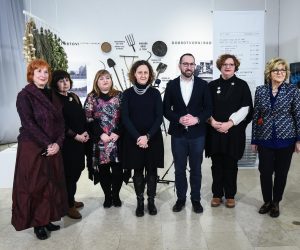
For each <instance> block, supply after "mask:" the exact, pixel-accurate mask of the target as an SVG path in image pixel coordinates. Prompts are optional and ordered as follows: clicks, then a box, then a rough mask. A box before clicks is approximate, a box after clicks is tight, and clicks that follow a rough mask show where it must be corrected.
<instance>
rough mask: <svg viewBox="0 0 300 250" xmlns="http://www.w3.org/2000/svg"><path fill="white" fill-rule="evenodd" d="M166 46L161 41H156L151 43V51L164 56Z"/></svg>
mask: <svg viewBox="0 0 300 250" xmlns="http://www.w3.org/2000/svg"><path fill="white" fill-rule="evenodd" d="M167 50H168V47H167V45H166V44H165V43H164V42H163V41H156V42H155V43H153V45H152V52H153V54H154V55H156V56H160V57H162V56H164V55H165V54H166V53H167Z"/></svg>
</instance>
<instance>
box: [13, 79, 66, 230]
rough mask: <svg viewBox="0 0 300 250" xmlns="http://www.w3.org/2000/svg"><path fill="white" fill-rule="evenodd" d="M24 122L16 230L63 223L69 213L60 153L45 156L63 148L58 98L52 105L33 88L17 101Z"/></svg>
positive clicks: (16, 179) (17, 180)
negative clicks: (53, 146)
mask: <svg viewBox="0 0 300 250" xmlns="http://www.w3.org/2000/svg"><path fill="white" fill-rule="evenodd" d="M16 104H17V110H18V113H19V116H20V119H21V125H22V126H21V128H20V135H19V136H18V151H17V159H16V166H15V175H14V184H13V194H12V200H13V204H12V220H11V222H12V225H13V226H14V227H15V229H16V230H18V231H19V230H24V229H27V228H30V227H36V226H44V225H47V224H48V223H49V222H51V221H57V220H60V219H61V217H62V216H64V215H65V214H66V212H67V209H68V204H67V194H66V187H65V179H64V170H63V162H62V156H61V153H60V152H58V153H57V154H56V155H54V156H43V155H42V152H43V151H44V150H45V149H46V148H47V146H48V145H49V144H51V143H57V144H58V145H59V146H60V148H61V147H62V144H63V139H64V121H63V116H62V111H61V108H62V107H61V104H60V101H59V100H58V97H57V96H56V95H54V94H52V101H50V100H49V99H48V98H47V97H46V96H45V95H44V94H43V93H42V91H41V90H39V89H38V88H37V87H36V86H35V85H34V84H28V85H27V86H26V87H25V88H24V89H23V90H22V91H21V92H20V93H19V94H18V97H17V103H16Z"/></svg>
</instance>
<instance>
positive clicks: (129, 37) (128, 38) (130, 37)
mask: <svg viewBox="0 0 300 250" xmlns="http://www.w3.org/2000/svg"><path fill="white" fill-rule="evenodd" d="M125 40H126V42H127V44H128V45H129V46H131V47H132V48H133V51H134V52H135V48H134V47H133V45H135V41H134V38H133V34H129V35H126V36H125Z"/></svg>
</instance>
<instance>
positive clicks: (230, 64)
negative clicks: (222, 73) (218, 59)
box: [222, 63, 235, 68]
mask: <svg viewBox="0 0 300 250" xmlns="http://www.w3.org/2000/svg"><path fill="white" fill-rule="evenodd" d="M222 66H223V67H225V68H226V67H234V66H235V65H234V64H233V63H224V64H222Z"/></svg>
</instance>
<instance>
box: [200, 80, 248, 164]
mask: <svg viewBox="0 0 300 250" xmlns="http://www.w3.org/2000/svg"><path fill="white" fill-rule="evenodd" d="M209 89H210V92H211V95H212V101H213V113H212V117H213V118H214V119H215V120H216V121H219V122H227V121H228V119H229V117H230V115H231V114H232V113H234V112H237V111H238V110H239V109H240V108H241V107H245V106H249V107H250V109H249V113H248V115H247V117H246V119H245V120H244V121H242V122H241V123H239V124H238V125H237V126H233V127H232V128H231V129H230V130H229V131H228V133H226V134H225V133H219V132H217V131H216V130H215V129H214V128H213V127H212V126H210V125H209V126H208V129H207V137H206V145H205V155H206V156H207V157H210V156H212V155H214V154H226V155H229V156H231V157H232V158H234V159H236V160H239V159H241V158H242V156H243V153H244V149H245V140H246V135H245V129H246V127H247V125H248V123H249V122H250V121H251V118H252V111H253V105H252V97H251V92H250V89H249V87H248V84H247V83H246V82H245V81H244V80H242V79H240V78H238V77H236V76H235V75H234V76H233V77H231V78H229V79H227V80H224V79H222V78H221V77H220V78H219V79H216V80H214V81H212V82H210V83H209Z"/></svg>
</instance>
